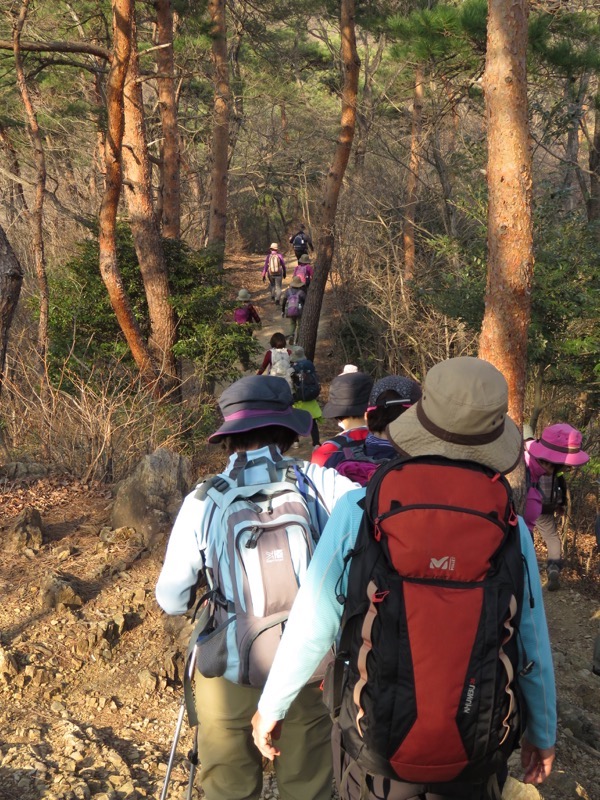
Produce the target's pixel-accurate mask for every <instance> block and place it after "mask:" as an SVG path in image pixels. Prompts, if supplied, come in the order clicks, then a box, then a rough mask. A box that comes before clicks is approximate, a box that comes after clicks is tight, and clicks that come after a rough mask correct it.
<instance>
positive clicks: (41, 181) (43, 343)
mask: <svg viewBox="0 0 600 800" xmlns="http://www.w3.org/2000/svg"><path fill="white" fill-rule="evenodd" d="M28 8H29V0H23V3H22V5H21V11H20V12H19V17H18V19H17V21H16V22H15V25H14V28H13V50H14V54H15V70H16V73H17V84H18V87H19V92H20V93H21V100H22V101H23V106H24V108H25V114H26V116H27V133H28V134H29V139H30V141H31V145H32V147H33V152H34V160H35V168H36V184H35V203H34V206H33V209H32V210H31V212H30V217H31V220H32V223H33V252H34V262H35V273H36V276H37V285H38V291H39V295H40V318H39V322H38V334H37V353H38V358H39V364H38V369H39V372H40V375H41V374H42V373H43V372H44V369H45V364H46V352H47V350H48V314H49V307H50V302H49V297H48V277H47V275H46V256H45V253H44V195H45V192H46V158H45V156H44V146H43V144H42V135H41V133H40V127H39V125H38V121H37V116H36V113H35V109H34V107H33V103H32V101H31V96H30V94H29V89H28V87H27V81H26V80H25V72H24V70H23V60H22V58H21V47H20V44H21V42H20V40H21V32H22V30H23V25H24V24H25V19H26V17H27V11H28Z"/></svg>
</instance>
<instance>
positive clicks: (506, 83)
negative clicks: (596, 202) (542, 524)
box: [479, 0, 533, 426]
mask: <svg viewBox="0 0 600 800" xmlns="http://www.w3.org/2000/svg"><path fill="white" fill-rule="evenodd" d="M528 11H529V4H528V2H527V0H489V4H488V28H487V56H486V65H485V73H484V92H485V106H486V121H487V131H488V169H487V180H488V193H489V201H488V202H489V205H488V275H487V287H486V296H485V314H484V318H483V325H482V329H481V336H480V340H479V356H480V357H481V358H484V359H487V360H488V361H490V362H492V363H493V364H494V365H495V366H496V367H497V368H498V369H499V370H500V371H501V372H502V373H503V374H504V377H505V378H506V380H507V382H508V390H509V407H508V410H509V414H510V416H511V417H512V419H513V420H514V421H515V422H516V423H517V425H519V426H520V425H522V422H523V404H524V396H525V380H526V370H527V330H528V326H529V318H530V313H531V284H532V280H533V239H532V218H531V153H530V149H529V138H528V123H527V74H526V70H527V65H526V56H527V18H528Z"/></svg>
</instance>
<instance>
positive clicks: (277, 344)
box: [256, 331, 294, 389]
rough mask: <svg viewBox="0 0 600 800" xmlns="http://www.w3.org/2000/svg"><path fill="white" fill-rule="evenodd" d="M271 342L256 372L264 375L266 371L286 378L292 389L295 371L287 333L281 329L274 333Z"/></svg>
mask: <svg viewBox="0 0 600 800" xmlns="http://www.w3.org/2000/svg"><path fill="white" fill-rule="evenodd" d="M269 344H270V346H271V349H270V350H267V351H266V353H265V355H264V358H263V361H262V364H261V365H260V367H259V368H258V369H257V370H256V374H257V375H264V374H265V372H266V373H267V374H268V375H274V376H277V377H279V378H284V380H286V381H287V383H288V385H289V387H290V389H292V372H293V371H294V369H293V367H292V363H291V360H290V356H291V355H292V351H291V350H290V349H289V348H288V346H287V340H286V338H285V335H284V334H283V333H281V332H279V331H278V332H277V333H274V334H273V336H271V338H270V340H269Z"/></svg>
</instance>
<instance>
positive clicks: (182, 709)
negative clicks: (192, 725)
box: [160, 647, 198, 800]
mask: <svg viewBox="0 0 600 800" xmlns="http://www.w3.org/2000/svg"><path fill="white" fill-rule="evenodd" d="M195 669H196V648H195V647H194V649H193V650H192V652H191V655H190V658H189V661H188V666H187V675H188V678H189V680H190V681H191V680H192V679H193V677H194V670H195ZM185 710H186V702H185V693H184V695H183V698H182V700H181V705H180V707H179V714H178V715H177V724H176V725H175V734H174V736H173V744H172V745H171V753H170V755H169V761H168V763H167V772H166V775H165V782H164V784H163V788H162V792H161V794H160V800H166V797H167V791H168V788H169V780H170V779H171V772H172V771H173V763H174V762H175V754H176V753H177V743H178V742H179V737H180V736H181V728H182V726H183V718H184V716H185ZM194 741H195V744H194V749H193V750H192V754H194V753H195V763H194V762H193V761H192V766H191V767H190V782H189V786H188V798H190V797H191V792H192V784H193V780H194V773H195V771H196V764H197V763H198V737H197V736H195V737H194ZM190 760H191V759H190Z"/></svg>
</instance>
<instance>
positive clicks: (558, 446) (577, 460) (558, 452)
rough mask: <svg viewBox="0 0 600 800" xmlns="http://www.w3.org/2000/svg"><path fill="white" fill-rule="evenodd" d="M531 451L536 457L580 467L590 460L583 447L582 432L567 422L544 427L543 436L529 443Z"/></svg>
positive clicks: (552, 462) (554, 462)
mask: <svg viewBox="0 0 600 800" xmlns="http://www.w3.org/2000/svg"><path fill="white" fill-rule="evenodd" d="M529 452H530V453H531V455H532V456H533V457H534V458H538V459H539V458H541V459H542V460H544V461H549V462H550V463H551V464H565V465H566V466H568V467H580V466H581V465H582V464H585V463H587V462H588V461H589V460H590V457H589V456H588V454H587V453H585V452H584V451H583V450H582V449H581V434H580V433H579V431H578V430H577V428H573V427H572V426H571V425H568V424H567V423H566V422H559V423H557V424H556V425H549V426H548V427H547V428H544V430H543V431H542V436H541V438H540V439H537V440H536V441H535V442H531V444H530V445H529Z"/></svg>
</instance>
